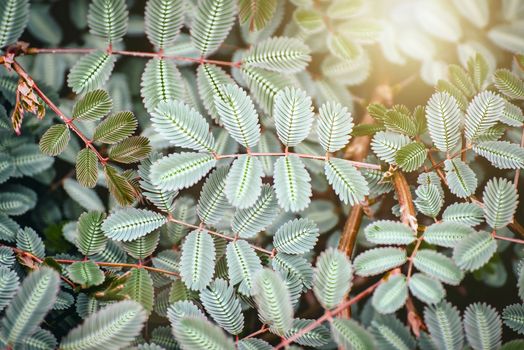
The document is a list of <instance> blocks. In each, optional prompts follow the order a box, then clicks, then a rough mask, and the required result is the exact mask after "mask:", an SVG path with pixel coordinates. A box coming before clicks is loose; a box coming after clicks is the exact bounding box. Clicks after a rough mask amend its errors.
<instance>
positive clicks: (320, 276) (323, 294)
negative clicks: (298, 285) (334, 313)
mask: <svg viewBox="0 0 524 350" xmlns="http://www.w3.org/2000/svg"><path fill="white" fill-rule="evenodd" d="M352 279H353V268H352V267H351V262H350V261H349V259H348V257H347V256H346V255H345V254H344V253H342V252H340V251H339V250H336V249H333V248H328V249H327V250H325V251H323V252H322V253H321V254H320V256H319V258H318V260H317V262H316V268H315V274H314V277H313V291H314V292H315V296H316V297H317V299H318V301H319V302H320V304H321V305H322V307H323V308H325V309H332V308H334V307H335V306H337V305H338V304H340V303H341V302H342V300H343V299H344V297H345V296H346V294H347V293H348V292H349V290H350V289H351V286H352V281H351V280H352Z"/></svg>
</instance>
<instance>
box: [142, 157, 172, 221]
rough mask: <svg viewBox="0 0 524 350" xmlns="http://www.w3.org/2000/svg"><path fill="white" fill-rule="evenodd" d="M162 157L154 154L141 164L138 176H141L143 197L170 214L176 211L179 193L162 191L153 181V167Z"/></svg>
mask: <svg viewBox="0 0 524 350" xmlns="http://www.w3.org/2000/svg"><path fill="white" fill-rule="evenodd" d="M161 157H162V156H161V155H160V154H158V153H153V154H151V155H150V156H149V158H148V159H145V160H143V161H142V162H141V163H140V165H139V166H138V176H140V181H139V183H140V187H141V188H142V189H143V191H142V195H144V196H145V197H146V198H147V199H148V200H149V201H150V202H151V203H153V204H154V205H155V206H156V207H157V208H158V209H160V210H162V211H164V212H168V213H170V212H172V211H173V210H175V198H176V196H177V195H178V191H162V190H161V189H160V188H159V187H158V186H155V185H154V184H153V182H152V180H151V165H152V164H153V163H154V162H155V161H156V160H158V159H160V158H161Z"/></svg>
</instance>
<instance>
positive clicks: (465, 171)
mask: <svg viewBox="0 0 524 350" xmlns="http://www.w3.org/2000/svg"><path fill="white" fill-rule="evenodd" d="M444 170H445V171H446V180H447V181H448V185H449V190H450V191H451V193H453V194H454V195H456V196H457V197H459V198H466V197H469V196H471V195H472V194H474V193H475V189H476V188H477V177H476V176H475V173H474V172H473V170H471V168H470V167H469V166H468V165H467V164H466V163H464V162H463V161H462V160H460V159H458V158H453V159H446V160H445V162H444Z"/></svg>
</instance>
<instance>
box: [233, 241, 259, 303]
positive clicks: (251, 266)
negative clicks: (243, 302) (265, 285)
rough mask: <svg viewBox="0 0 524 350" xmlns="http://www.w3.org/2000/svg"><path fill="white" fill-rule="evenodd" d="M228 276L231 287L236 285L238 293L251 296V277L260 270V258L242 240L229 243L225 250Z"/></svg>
mask: <svg viewBox="0 0 524 350" xmlns="http://www.w3.org/2000/svg"><path fill="white" fill-rule="evenodd" d="M226 258H227V267H228V275H229V279H230V281H231V284H232V285H236V284H238V283H240V284H239V287H238V291H239V292H240V293H242V294H244V295H251V291H252V287H253V277H254V276H255V275H256V273H257V272H258V271H259V270H261V269H262V264H261V262H260V258H259V257H258V256H257V254H256V253H255V250H254V249H253V248H252V247H251V246H250V245H249V244H248V243H247V242H246V241H244V240H238V241H235V242H231V243H229V244H228V245H227V249H226Z"/></svg>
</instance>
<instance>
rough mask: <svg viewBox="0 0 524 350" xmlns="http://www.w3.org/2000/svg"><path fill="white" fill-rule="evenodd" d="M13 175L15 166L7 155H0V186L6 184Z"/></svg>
mask: <svg viewBox="0 0 524 350" xmlns="http://www.w3.org/2000/svg"><path fill="white" fill-rule="evenodd" d="M14 173H15V166H14V164H13V161H12V159H11V156H9V155H8V154H1V155H0V184H1V183H4V182H6V181H7V180H9V178H11V176H13V175H14Z"/></svg>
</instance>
